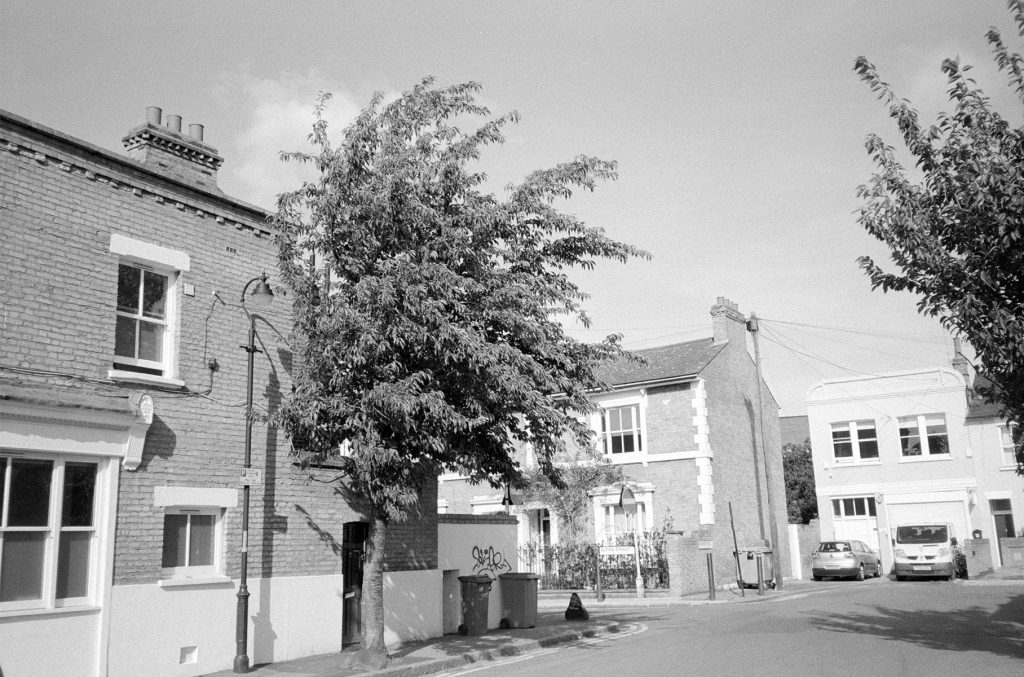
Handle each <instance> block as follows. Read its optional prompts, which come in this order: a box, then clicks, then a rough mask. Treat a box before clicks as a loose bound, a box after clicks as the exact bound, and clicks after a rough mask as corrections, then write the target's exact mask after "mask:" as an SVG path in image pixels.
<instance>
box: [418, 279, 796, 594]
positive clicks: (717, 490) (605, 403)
mask: <svg viewBox="0 0 1024 677" xmlns="http://www.w3.org/2000/svg"><path fill="white" fill-rule="evenodd" d="M711 315H712V319H713V336H711V337H709V338H704V339H699V340H695V341H689V342H686V343H678V344H674V345H668V346H662V347H658V348H651V349H647V350H640V351H637V354H638V355H640V356H641V357H643V358H644V360H645V361H646V364H636V363H630V362H625V361H623V362H620V363H615V364H612V365H610V366H608V367H607V368H606V369H605V371H604V373H603V374H602V377H603V380H604V381H605V382H606V383H607V384H609V385H610V386H611V389H610V390H609V391H607V392H600V393H595V394H594V395H593V400H594V401H595V402H597V403H598V404H600V405H601V411H600V412H599V413H596V414H593V415H592V416H591V418H590V426H591V428H592V429H593V431H594V433H595V436H596V440H597V445H598V449H599V450H600V451H601V453H603V454H604V456H605V457H606V458H607V459H608V460H609V461H610V462H611V463H614V464H616V465H620V466H621V468H622V470H623V473H624V475H625V477H626V479H627V480H628V481H629V482H630V483H631V485H632V487H633V489H634V493H635V497H636V501H637V515H638V516H637V517H636V518H635V519H637V520H639V524H638V526H639V527H640V528H641V529H642V530H653V529H659V528H662V527H665V526H670V528H671V530H674V531H680V532H685V533H686V534H687V535H691V536H692V535H696V534H700V536H701V538H702V540H703V539H710V540H712V542H713V546H714V550H713V552H714V559H715V574H716V578H717V580H719V581H728V580H730V579H735V562H734V560H733V556H732V552H733V537H732V531H731V528H730V527H731V525H730V506H731V507H732V514H733V515H734V517H735V527H736V533H737V540H738V542H739V545H740V547H741V548H742V547H744V546H753V545H760V544H761V542H762V541H770V538H771V522H770V518H769V508H768V496H767V494H766V492H765V482H764V474H765V466H764V460H763V456H762V454H761V452H760V444H759V442H758V437H759V433H760V431H761V426H760V422H761V421H760V419H761V417H760V416H758V414H757V410H758V399H757V392H756V389H755V385H754V384H755V382H756V370H755V365H754V361H753V359H752V358H751V355H750V353H749V352H748V350H747V331H746V325H745V318H744V317H743V315H742V314H741V313H740V312H739V309H738V308H737V306H736V304H734V303H732V302H731V301H729V300H727V299H723V298H719V299H718V301H717V303H716V304H715V305H714V306H713V307H712V309H711ZM762 398H763V403H764V412H765V415H764V417H763V419H764V420H763V434H764V445H765V448H766V449H768V451H769V454H768V460H769V463H770V464H771V479H772V484H771V488H772V500H773V503H774V506H773V507H774V515H775V521H776V526H777V530H778V534H779V536H778V537H779V539H780V541H781V543H780V546H781V550H780V554H781V557H780V559H781V561H782V562H783V563H784V566H785V567H788V561H789V560H788V547H789V545H788V540H787V538H786V527H785V525H786V498H785V486H784V483H783V478H782V458H781V443H780V441H779V417H778V405H777V404H776V402H775V399H774V397H773V396H772V394H771V393H770V392H769V390H768V388H767V386H766V385H764V384H763V382H762ZM520 462H521V463H522V464H524V465H526V466H528V465H529V464H530V462H531V461H530V455H529V452H528V450H526V451H524V453H523V454H522V455H521V458H520ZM619 492H620V490H619V488H618V487H614V486H608V487H598V488H597V489H595V490H594V491H592V492H591V505H592V511H591V514H589V515H588V516H587V521H588V528H589V536H590V537H592V538H594V539H596V540H597V541H599V542H607V541H609V540H611V539H612V538H614V537H616V536H617V535H620V534H623V533H628V531H629V530H631V529H633V528H634V522H633V521H632V518H628V517H627V516H626V515H625V514H623V510H622V508H620V507H619V506H618V500H619ZM502 497H503V495H502V493H501V492H495V491H493V490H492V489H490V487H486V486H474V485H471V484H468V483H467V482H466V481H465V480H464V479H463V478H461V477H458V476H457V475H446V476H443V477H442V478H441V480H440V488H439V490H438V501H439V503H438V510H439V511H440V512H475V513H478V514H480V513H488V512H496V511H499V510H503V507H502V504H501V501H502ZM514 511H515V512H516V513H517V514H518V516H519V520H520V534H519V537H520V538H519V540H520V542H528V541H535V542H540V543H541V544H552V543H557V542H558V540H559V533H558V531H559V529H558V526H559V525H558V520H557V518H556V517H555V516H554V515H553V514H552V513H551V511H550V510H549V509H548V508H547V507H545V506H541V505H533V504H529V503H528V504H526V505H522V504H519V505H517V506H516V507H515V508H514ZM701 566H703V559H701ZM786 574H788V569H784V575H786ZM702 580H705V581H706V574H705V578H704V579H702Z"/></svg>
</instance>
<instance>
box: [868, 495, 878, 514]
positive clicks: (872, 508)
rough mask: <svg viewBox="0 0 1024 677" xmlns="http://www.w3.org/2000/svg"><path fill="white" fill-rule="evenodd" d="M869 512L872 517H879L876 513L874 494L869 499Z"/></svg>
mask: <svg viewBox="0 0 1024 677" xmlns="http://www.w3.org/2000/svg"><path fill="white" fill-rule="evenodd" d="M868 514H869V515H871V516H872V517H877V515H876V514H875V498H874V496H872V497H871V498H869V499H868Z"/></svg>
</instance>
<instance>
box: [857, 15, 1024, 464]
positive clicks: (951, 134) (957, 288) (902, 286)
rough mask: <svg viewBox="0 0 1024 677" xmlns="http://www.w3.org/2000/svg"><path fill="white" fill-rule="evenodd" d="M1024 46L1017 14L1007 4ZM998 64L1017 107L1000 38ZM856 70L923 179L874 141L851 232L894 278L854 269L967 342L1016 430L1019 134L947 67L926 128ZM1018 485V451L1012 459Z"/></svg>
mask: <svg viewBox="0 0 1024 677" xmlns="http://www.w3.org/2000/svg"><path fill="white" fill-rule="evenodd" d="M1008 4H1009V7H1010V9H1011V11H1012V13H1013V15H1014V18H1015V21H1016V25H1017V32H1018V35H1020V36H1024V2H1022V1H1021V0H1012V1H1011V2H1009V3H1008ZM987 38H988V42H989V45H990V46H991V48H992V51H993V54H994V60H995V63H996V65H997V66H998V67H999V70H1000V71H1001V72H1002V73H1003V74H1005V76H1006V77H1007V78H1008V80H1009V84H1010V86H1011V87H1012V88H1013V89H1014V90H1015V92H1016V95H1017V98H1018V99H1019V100H1021V101H1022V102H1024V58H1022V57H1021V56H1020V54H1018V53H1015V52H1011V51H1010V50H1009V48H1008V47H1007V45H1006V44H1005V43H1004V42H1003V39H1002V37H1001V36H1000V34H999V32H998V31H997V30H996V29H995V28H992V29H990V30H989V32H988V34H987ZM854 68H855V70H856V72H857V73H858V74H859V76H860V77H861V79H862V80H863V81H864V82H866V83H867V84H868V86H869V87H870V88H871V90H872V91H874V92H876V93H877V94H878V97H879V98H880V99H881V100H883V101H884V102H885V104H886V105H887V107H888V110H889V116H890V117H891V118H892V119H893V120H895V121H896V124H897V126H898V128H899V131H900V134H901V136H902V138H903V143H904V144H905V145H906V148H907V150H908V151H909V152H910V154H911V155H912V156H913V158H914V161H915V163H916V166H917V170H919V172H918V173H919V176H920V178H919V179H913V180H912V179H911V178H910V177H909V176H908V174H907V172H906V171H905V169H904V167H903V166H902V165H901V164H900V162H899V161H898V160H897V157H896V153H895V150H894V148H892V147H891V146H888V145H886V144H885V142H884V141H883V140H882V139H881V138H880V137H879V136H877V135H875V134H872V135H869V136H868V138H867V144H866V145H867V149H868V152H869V154H870V155H871V157H872V158H873V160H874V162H875V165H876V167H877V172H876V173H875V174H874V175H872V177H871V179H870V180H869V181H868V183H867V184H865V185H863V186H861V187H860V188H859V189H858V195H859V197H861V198H862V199H863V205H862V207H861V209H860V216H859V221H860V223H861V225H862V226H863V227H864V228H865V229H866V230H867V231H868V232H869V233H870V234H871V235H873V236H875V237H876V238H878V239H879V240H881V241H882V242H883V243H885V244H886V245H887V246H888V247H889V249H890V251H891V255H892V261H893V263H895V265H896V267H897V268H898V271H897V272H888V271H886V270H884V269H883V268H882V267H881V266H879V265H877V264H876V263H875V262H874V261H873V260H872V259H871V258H870V257H867V256H865V257H861V258H860V259H859V262H860V265H861V267H862V268H863V269H864V270H865V271H866V273H867V274H868V276H869V277H870V279H871V285H872V288H876V289H877V288H881V289H882V290H884V291H890V290H894V291H902V290H905V291H909V292H912V293H915V294H917V295H919V296H920V300H919V302H918V309H919V310H920V311H921V312H922V313H925V314H928V315H931V316H935V317H938V318H940V320H941V321H942V323H943V324H944V325H945V326H946V327H948V328H949V329H950V330H952V331H954V332H956V333H958V334H960V335H961V336H963V337H964V338H966V339H967V340H968V341H969V342H970V344H971V346H972V347H973V348H974V350H975V353H976V355H977V358H978V359H979V365H978V367H979V370H980V372H981V373H982V374H983V376H985V377H987V380H988V381H989V382H990V383H991V384H992V385H991V387H988V388H985V389H984V390H985V392H983V394H985V395H987V396H988V397H990V398H991V399H992V400H994V401H997V402H999V403H1001V405H1002V406H1003V408H1004V413H1005V415H1006V416H1007V418H1009V419H1011V420H1015V421H1018V422H1022V423H1024V339H1022V337H1024V127H1021V125H1020V123H1019V120H1020V111H1019V110H1018V111H1016V115H1015V116H1014V119H1015V121H1016V124H1011V123H1010V121H1008V120H1007V119H1005V118H1003V117H1002V115H1000V113H999V112H998V111H996V110H995V109H994V108H993V106H992V104H991V102H990V100H989V99H988V98H987V97H986V96H985V94H984V93H983V92H982V91H981V89H980V88H979V87H978V86H977V84H976V83H975V81H974V80H973V79H971V78H970V77H968V70H969V68H970V67H969V66H966V65H962V64H961V63H960V61H959V60H958V59H946V60H945V61H944V62H943V63H942V71H943V73H945V75H946V77H947V79H948V83H949V90H948V94H949V103H950V105H951V108H952V110H951V111H949V112H944V113H941V114H940V115H939V116H938V119H937V121H936V122H935V123H934V124H932V125H930V126H927V127H925V126H923V125H922V124H921V121H920V119H919V115H918V113H917V111H915V110H914V109H913V108H912V107H911V105H910V103H908V102H907V101H905V100H903V99H900V98H898V97H897V96H896V94H895V92H894V91H893V89H892V88H891V87H890V85H889V84H888V83H886V82H883V81H882V80H881V78H880V77H879V76H878V73H877V72H876V70H875V67H874V66H873V65H872V64H871V63H870V62H869V61H868V60H867V59H865V58H864V57H860V58H858V59H857V61H856V64H855V67H854ZM1017 463H1018V467H1017V472H1018V473H1024V446H1021V445H1018V447H1017Z"/></svg>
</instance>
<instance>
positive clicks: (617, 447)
mask: <svg viewBox="0 0 1024 677" xmlns="http://www.w3.org/2000/svg"><path fill="white" fill-rule="evenodd" d="M612 453H613V454H621V453H622V436H621V435H612Z"/></svg>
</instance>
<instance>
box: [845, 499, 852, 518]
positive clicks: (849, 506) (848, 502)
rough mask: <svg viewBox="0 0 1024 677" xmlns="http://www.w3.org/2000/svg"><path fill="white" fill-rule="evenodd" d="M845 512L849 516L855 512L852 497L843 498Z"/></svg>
mask: <svg viewBox="0 0 1024 677" xmlns="http://www.w3.org/2000/svg"><path fill="white" fill-rule="evenodd" d="M843 513H844V514H845V515H846V516H847V517H849V516H851V515H853V514H854V512H853V499H852V498H844V499H843Z"/></svg>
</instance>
